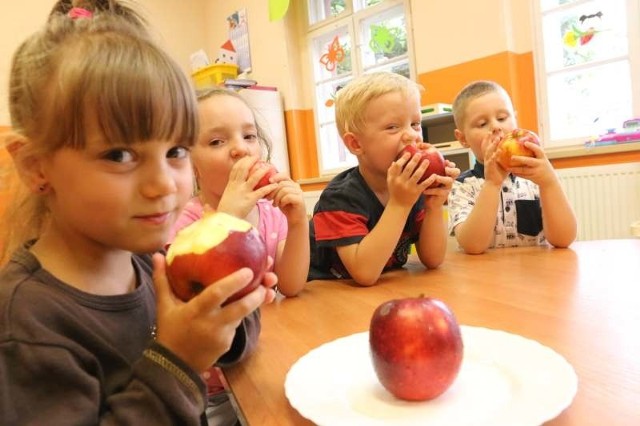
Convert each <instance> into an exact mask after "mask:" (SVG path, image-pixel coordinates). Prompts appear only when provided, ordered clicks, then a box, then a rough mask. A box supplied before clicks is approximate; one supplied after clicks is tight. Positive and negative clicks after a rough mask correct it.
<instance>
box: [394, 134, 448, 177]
mask: <svg viewBox="0 0 640 426" xmlns="http://www.w3.org/2000/svg"><path fill="white" fill-rule="evenodd" d="M405 152H408V153H409V154H410V155H411V156H412V157H413V155H414V154H415V153H420V155H421V156H422V160H420V162H422V161H423V160H429V166H427V170H425V172H424V174H423V175H422V177H421V178H420V179H419V180H418V183H422V182H423V181H424V180H425V179H427V178H429V177H430V176H431V175H433V174H436V175H440V176H446V175H447V174H446V173H445V169H444V167H445V163H444V157H443V156H442V154H441V153H440V151H438V150H437V149H436V148H434V147H433V146H432V145H429V144H428V143H424V142H421V143H419V144H417V145H405V147H404V148H402V151H400V154H398V157H397V158H400V157H402V155H403V154H404V153H405ZM434 186H438V183H434V184H432V185H431V186H430V187H434Z"/></svg>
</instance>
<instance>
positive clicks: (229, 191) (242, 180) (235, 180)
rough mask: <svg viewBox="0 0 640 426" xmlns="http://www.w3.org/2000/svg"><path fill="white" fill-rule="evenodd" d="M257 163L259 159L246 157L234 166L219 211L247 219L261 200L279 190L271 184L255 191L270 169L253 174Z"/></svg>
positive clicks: (256, 171) (259, 169)
mask: <svg viewBox="0 0 640 426" xmlns="http://www.w3.org/2000/svg"><path fill="white" fill-rule="evenodd" d="M257 161H258V158H257V157H250V156H246V157H243V158H241V159H240V160H238V161H237V162H236V163H235V164H234V165H233V167H232V168H231V172H230V173H229V181H228V182H227V186H226V188H225V189H224V192H223V194H222V197H221V198H220V202H219V203H218V211H221V212H225V213H229V214H232V215H234V216H237V217H241V218H244V217H247V215H248V214H249V212H250V211H251V209H253V207H255V205H256V203H257V202H258V200H259V199H261V198H264V197H266V196H267V194H269V193H270V192H272V191H273V190H274V189H276V188H277V184H275V183H270V184H269V185H266V186H264V187H262V188H259V189H257V190H254V189H253V188H254V187H255V186H256V184H257V183H258V181H260V179H261V178H262V177H263V176H264V175H266V174H267V173H268V172H269V168H268V167H260V168H257V169H256V170H255V171H253V172H251V169H252V168H253V166H254V165H255V164H256V162H257Z"/></svg>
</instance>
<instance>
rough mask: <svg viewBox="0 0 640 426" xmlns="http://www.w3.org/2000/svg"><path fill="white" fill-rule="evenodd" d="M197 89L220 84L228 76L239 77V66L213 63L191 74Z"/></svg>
mask: <svg viewBox="0 0 640 426" xmlns="http://www.w3.org/2000/svg"><path fill="white" fill-rule="evenodd" d="M191 77H192V78H193V82H194V83H195V85H196V89H206V88H207V87H212V86H219V85H221V84H222V83H224V81H225V80H226V79H228V78H236V77H238V66H237V65H236V64H213V65H209V66H207V67H204V68H200V69H199V70H198V71H196V72H194V73H193V74H191Z"/></svg>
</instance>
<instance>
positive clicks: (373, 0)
mask: <svg viewBox="0 0 640 426" xmlns="http://www.w3.org/2000/svg"><path fill="white" fill-rule="evenodd" d="M383 1H384V0H354V2H355V5H354V9H355V10H356V11H358V10H362V9H366V8H367V7H369V6H373V5H376V4H378V3H382V2H383Z"/></svg>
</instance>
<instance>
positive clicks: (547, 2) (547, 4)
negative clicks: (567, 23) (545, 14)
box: [540, 0, 578, 10]
mask: <svg viewBox="0 0 640 426" xmlns="http://www.w3.org/2000/svg"><path fill="white" fill-rule="evenodd" d="M576 1H578V0H541V1H540V4H541V8H542V10H549V9H553V8H556V7H558V6H562V5H565V4H569V3H575V2H576Z"/></svg>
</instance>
